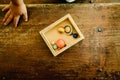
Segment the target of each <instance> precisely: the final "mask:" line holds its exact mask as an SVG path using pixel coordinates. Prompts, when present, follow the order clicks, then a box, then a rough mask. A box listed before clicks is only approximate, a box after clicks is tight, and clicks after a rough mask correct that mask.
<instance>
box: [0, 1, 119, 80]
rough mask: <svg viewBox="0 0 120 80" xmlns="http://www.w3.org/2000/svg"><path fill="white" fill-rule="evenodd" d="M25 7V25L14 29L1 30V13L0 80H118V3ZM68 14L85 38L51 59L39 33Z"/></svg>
mask: <svg viewBox="0 0 120 80" xmlns="http://www.w3.org/2000/svg"><path fill="white" fill-rule="evenodd" d="M3 6H4V5H3ZM3 6H2V5H0V9H1V8H3ZM27 7H28V13H29V21H28V22H23V21H22V20H21V21H20V23H19V27H18V28H14V27H13V24H12V23H11V24H9V25H8V26H4V25H3V23H2V19H3V17H4V14H5V13H3V12H1V11H0V80H2V79H3V80H93V79H95V80H105V78H106V80H114V79H116V78H117V79H120V75H119V73H120V72H119V71H120V3H101V4H100V3H96V4H29V5H27ZM68 13H70V14H71V15H72V17H73V19H74V20H75V22H76V24H77V25H78V26H79V29H80V30H81V31H82V33H83V34H84V36H85V39H84V40H83V41H82V42H79V43H78V44H76V45H74V46H73V47H71V48H69V49H68V50H66V51H65V52H63V53H62V54H60V55H59V56H57V57H53V55H52V54H51V52H50V50H49V49H48V47H47V46H46V44H45V43H44V41H43V39H42V37H41V36H40V34H39V31H40V30H42V29H44V28H45V27H47V26H48V25H50V24H51V23H53V22H54V21H56V20H58V19H59V18H61V17H63V16H64V15H66V14H68ZM98 29H99V31H98ZM51 37H52V36H51ZM116 75H117V76H116Z"/></svg>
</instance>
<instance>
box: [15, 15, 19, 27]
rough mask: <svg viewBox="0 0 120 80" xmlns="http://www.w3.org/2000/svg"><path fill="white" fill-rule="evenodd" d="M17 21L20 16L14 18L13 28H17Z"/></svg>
mask: <svg viewBox="0 0 120 80" xmlns="http://www.w3.org/2000/svg"><path fill="white" fill-rule="evenodd" d="M19 19H20V16H15V17H14V27H17V25H18V22H19Z"/></svg>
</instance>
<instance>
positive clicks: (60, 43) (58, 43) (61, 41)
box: [56, 39, 65, 48]
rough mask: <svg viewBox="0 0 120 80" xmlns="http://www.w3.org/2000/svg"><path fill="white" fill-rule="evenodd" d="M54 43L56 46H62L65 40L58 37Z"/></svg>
mask: <svg viewBox="0 0 120 80" xmlns="http://www.w3.org/2000/svg"><path fill="white" fill-rule="evenodd" d="M56 45H57V46H58V48H63V47H64V46H65V41H64V40H63V39H58V40H57V41H56Z"/></svg>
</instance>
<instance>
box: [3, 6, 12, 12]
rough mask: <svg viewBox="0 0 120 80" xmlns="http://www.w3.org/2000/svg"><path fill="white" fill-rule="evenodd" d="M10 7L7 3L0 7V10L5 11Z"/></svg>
mask: <svg viewBox="0 0 120 80" xmlns="http://www.w3.org/2000/svg"><path fill="white" fill-rule="evenodd" d="M9 8H10V5H7V6H5V7H4V8H3V9H2V11H6V10H8V9H9Z"/></svg>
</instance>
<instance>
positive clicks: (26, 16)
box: [23, 13, 28, 21]
mask: <svg viewBox="0 0 120 80" xmlns="http://www.w3.org/2000/svg"><path fill="white" fill-rule="evenodd" d="M23 19H24V21H28V14H27V13H24V14H23Z"/></svg>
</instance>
